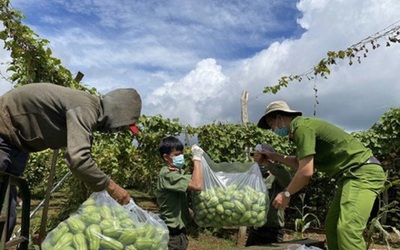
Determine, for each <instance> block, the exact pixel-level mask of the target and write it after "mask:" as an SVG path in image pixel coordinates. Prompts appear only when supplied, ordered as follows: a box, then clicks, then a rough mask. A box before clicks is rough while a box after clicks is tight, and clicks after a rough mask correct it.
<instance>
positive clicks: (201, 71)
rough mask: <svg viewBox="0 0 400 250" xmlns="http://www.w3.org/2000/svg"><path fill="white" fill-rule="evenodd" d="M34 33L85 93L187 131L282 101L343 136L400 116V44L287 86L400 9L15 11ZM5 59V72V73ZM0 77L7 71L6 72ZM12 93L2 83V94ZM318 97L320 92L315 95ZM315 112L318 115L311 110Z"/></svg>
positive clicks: (230, 4)
mask: <svg viewBox="0 0 400 250" xmlns="http://www.w3.org/2000/svg"><path fill="white" fill-rule="evenodd" d="M11 5H12V6H13V8H15V9H17V10H20V11H21V12H22V13H23V14H24V15H25V16H26V19H23V22H24V24H26V25H27V26H29V27H30V28H31V29H32V30H33V31H34V32H35V33H37V34H38V35H39V36H40V37H41V38H45V39H47V40H49V41H50V44H49V46H48V47H49V48H50V49H51V50H52V51H53V56H54V57H56V58H59V59H60V60H61V61H62V65H63V66H64V67H65V68H67V69H69V70H70V71H71V72H72V73H73V75H75V74H76V73H77V72H78V71H80V72H82V73H83V74H84V78H83V80H82V83H83V84H85V85H88V86H90V87H95V88H96V89H97V90H98V91H99V92H100V93H102V94H105V93H107V92H109V91H111V90H113V89H116V88H135V89H137V90H138V92H139V93H140V95H141V97H142V101H143V108H142V114H144V115H146V116H153V115H157V114H160V115H162V117H164V118H171V119H173V118H179V122H180V123H181V124H183V125H190V126H194V127H197V126H202V125H206V124H212V123H217V122H218V123H219V122H222V123H234V124H236V123H241V93H242V92H243V91H247V92H248V97H249V99H248V116H249V121H250V122H253V123H257V122H258V120H259V118H260V117H261V116H262V115H263V113H264V111H265V107H266V105H267V104H268V103H269V102H271V101H276V100H284V101H286V102H287V103H288V104H289V106H290V107H291V108H292V109H295V110H300V111H302V112H303V115H304V116H314V113H315V117H317V118H320V119H324V120H327V121H329V122H332V123H334V124H336V125H338V126H339V127H341V128H343V129H345V130H346V131H348V132H353V131H363V130H367V129H369V128H370V127H371V126H372V125H373V124H374V123H375V122H377V121H378V119H379V118H380V117H381V116H382V115H383V114H384V113H385V112H387V111H388V110H389V109H390V108H393V107H399V106H400V98H399V93H400V82H399V81H400V80H399V77H398V71H397V70H398V65H399V64H398V58H400V44H393V45H392V46H390V47H386V46H384V45H385V44H386V41H387V39H382V41H383V42H382V44H381V45H382V46H381V47H380V48H378V49H376V50H372V49H370V50H369V52H368V54H367V58H364V57H362V58H361V63H357V62H356V63H354V64H353V65H351V66H350V65H349V64H348V62H347V61H338V64H337V65H335V66H331V67H330V69H331V74H330V75H329V76H328V79H323V78H320V77H319V78H317V79H315V80H311V81H309V80H303V81H301V82H296V81H294V82H291V83H289V86H288V87H287V88H283V89H282V90H281V91H280V92H278V93H277V94H276V95H273V94H266V93H263V90H264V88H265V87H266V86H273V85H276V84H277V83H278V79H279V78H280V77H282V76H289V75H298V74H302V73H304V72H307V71H308V70H310V69H312V68H313V66H314V65H316V64H317V63H318V62H319V61H320V60H321V59H323V58H326V53H327V52H328V51H338V50H343V49H346V48H348V47H349V46H351V45H353V44H356V43H358V42H360V41H362V40H363V39H365V38H368V37H369V36H372V35H375V34H379V33H381V32H384V31H385V30H387V29H389V28H391V27H396V26H398V25H400V16H399V14H398V10H399V9H400V1H398V0H382V1H376V0H299V1H294V0H269V1H266V0H241V1H238V0H230V1H228V0H219V1H211V0H196V1H195V0H186V1H183V0H170V1H156V0H146V1H143V0H120V1H102V0H82V1H72V0H31V1H25V0H11ZM7 60H9V56H8V55H7V51H5V50H4V49H3V50H2V53H1V54H0V61H1V62H7ZM0 70H1V72H2V74H3V75H7V74H9V73H7V72H5V70H4V65H3V66H2V67H1V68H0ZM10 88H12V85H11V84H10V83H7V82H5V81H4V80H1V81H0V94H2V93H4V92H6V91H7V90H9V89H10ZM314 88H316V89H317V92H315V91H314ZM316 102H318V104H316Z"/></svg>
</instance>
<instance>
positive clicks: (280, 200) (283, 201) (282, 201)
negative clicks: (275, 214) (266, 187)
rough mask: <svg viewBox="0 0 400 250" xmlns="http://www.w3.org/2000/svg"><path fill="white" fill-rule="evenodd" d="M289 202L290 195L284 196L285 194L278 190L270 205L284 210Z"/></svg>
mask: <svg viewBox="0 0 400 250" xmlns="http://www.w3.org/2000/svg"><path fill="white" fill-rule="evenodd" d="M289 202H290V197H289V198H288V197H286V196H285V194H284V193H283V192H280V193H278V194H277V195H276V197H275V199H274V201H273V202H272V205H273V206H274V207H275V208H276V209H281V210H284V209H285V208H286V207H287V206H288V205H289Z"/></svg>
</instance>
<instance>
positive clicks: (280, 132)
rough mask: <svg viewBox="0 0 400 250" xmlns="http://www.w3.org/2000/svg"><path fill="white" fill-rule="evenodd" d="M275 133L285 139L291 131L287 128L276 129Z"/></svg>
mask: <svg viewBox="0 0 400 250" xmlns="http://www.w3.org/2000/svg"><path fill="white" fill-rule="evenodd" d="M274 133H275V134H277V135H279V136H281V137H283V136H287V135H288V134H289V130H288V129H287V128H286V127H283V128H275V129H274Z"/></svg>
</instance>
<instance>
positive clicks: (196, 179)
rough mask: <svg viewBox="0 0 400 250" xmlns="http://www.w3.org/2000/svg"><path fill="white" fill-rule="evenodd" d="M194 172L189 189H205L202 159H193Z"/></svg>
mask: <svg viewBox="0 0 400 250" xmlns="http://www.w3.org/2000/svg"><path fill="white" fill-rule="evenodd" d="M193 165H194V168H193V173H192V179H191V181H190V183H189V186H188V190H189V191H201V190H203V171H202V168H201V161H198V160H193Z"/></svg>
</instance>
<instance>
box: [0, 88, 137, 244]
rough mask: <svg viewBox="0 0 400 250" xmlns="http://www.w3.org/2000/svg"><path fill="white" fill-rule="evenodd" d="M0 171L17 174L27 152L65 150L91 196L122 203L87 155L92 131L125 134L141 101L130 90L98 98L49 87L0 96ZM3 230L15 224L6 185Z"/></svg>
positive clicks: (120, 193)
mask: <svg viewBox="0 0 400 250" xmlns="http://www.w3.org/2000/svg"><path fill="white" fill-rule="evenodd" d="M0 107H1V109H0V170H1V171H5V172H7V173H10V174H13V175H16V176H20V175H22V173H23V171H24V169H25V166H26V163H27V161H28V157H29V153H31V152H38V151H42V150H45V149H59V148H66V160H67V164H68V166H69V168H70V170H71V172H72V174H73V175H74V176H75V177H77V178H78V179H80V180H81V181H83V182H84V183H86V184H87V185H88V186H89V188H91V189H92V190H93V191H102V190H107V191H108V193H109V194H110V195H111V196H112V197H113V198H114V199H115V200H117V201H118V202H119V203H121V204H127V203H128V202H129V200H130V197H129V194H128V192H127V191H126V190H125V189H123V188H122V187H120V186H119V185H118V184H116V183H115V182H114V181H113V180H111V179H110V178H109V177H108V176H107V175H106V174H105V173H104V172H102V171H101V170H100V169H99V167H98V166H97V164H96V162H95V161H94V159H93V158H92V155H91V147H92V141H93V132H95V131H101V132H107V131H113V130H116V129H129V128H130V129H131V130H132V132H136V127H135V123H136V121H137V120H138V118H139V116H140V111H141V108H142V102H141V98H140V95H139V94H138V93H137V91H136V90H135V89H117V90H114V91H111V92H109V93H108V94H106V95H104V96H103V97H99V96H95V95H91V94H89V93H87V92H85V91H81V90H77V89H71V88H66V87H62V86H58V85H55V84H50V83H31V84H27V85H24V86H21V87H18V88H16V89H12V90H10V91H8V92H7V93H5V94H4V95H2V96H1V97H0ZM10 196H11V198H12V199H11V200H10V210H9V211H10V213H11V218H10V220H9V222H10V223H9V228H8V233H7V238H9V237H10V236H11V233H12V230H13V228H14V225H15V222H16V214H15V211H16V207H15V205H16V191H15V187H14V186H11V194H10Z"/></svg>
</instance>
